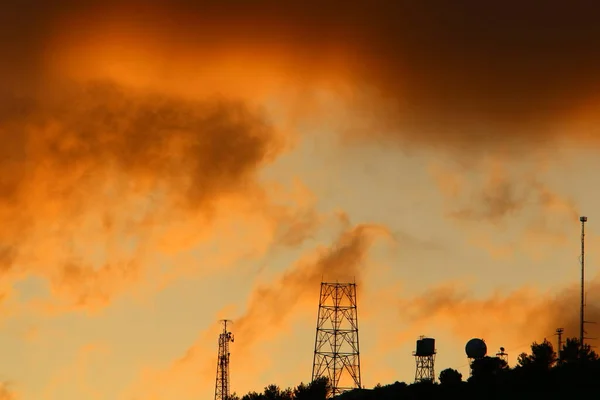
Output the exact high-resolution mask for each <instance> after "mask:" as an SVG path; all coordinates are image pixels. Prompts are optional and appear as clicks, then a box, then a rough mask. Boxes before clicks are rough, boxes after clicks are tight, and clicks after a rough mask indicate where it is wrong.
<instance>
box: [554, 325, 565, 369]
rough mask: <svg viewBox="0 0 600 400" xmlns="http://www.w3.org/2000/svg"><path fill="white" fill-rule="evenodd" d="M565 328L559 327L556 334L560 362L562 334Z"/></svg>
mask: <svg viewBox="0 0 600 400" xmlns="http://www.w3.org/2000/svg"><path fill="white" fill-rule="evenodd" d="M564 331H565V330H564V329H563V328H557V329H556V333H555V335H556V336H558V351H557V352H556V353H557V354H558V363H559V364H560V363H561V362H562V334H563V332H564Z"/></svg>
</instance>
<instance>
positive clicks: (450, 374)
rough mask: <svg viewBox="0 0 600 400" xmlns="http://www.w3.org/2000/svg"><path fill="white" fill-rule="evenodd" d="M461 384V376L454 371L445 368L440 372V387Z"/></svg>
mask: <svg viewBox="0 0 600 400" xmlns="http://www.w3.org/2000/svg"><path fill="white" fill-rule="evenodd" d="M461 382H462V374H461V373H460V372H458V371H457V370H455V369H452V368H446V369H445V370H443V371H442V372H440V383H441V384H442V385H458V384H459V383H461Z"/></svg>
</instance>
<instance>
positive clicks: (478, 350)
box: [465, 339, 487, 358]
mask: <svg viewBox="0 0 600 400" xmlns="http://www.w3.org/2000/svg"><path fill="white" fill-rule="evenodd" d="M465 352H466V353H467V357H469V358H483V357H485V355H486V354H487V346H486V344H485V342H484V341H483V339H471V340H469V341H468V342H467V345H466V346H465Z"/></svg>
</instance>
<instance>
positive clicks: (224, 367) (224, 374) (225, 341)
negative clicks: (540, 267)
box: [215, 319, 233, 400]
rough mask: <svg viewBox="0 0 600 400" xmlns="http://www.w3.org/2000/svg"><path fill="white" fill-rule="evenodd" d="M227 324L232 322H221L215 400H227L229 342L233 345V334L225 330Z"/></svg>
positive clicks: (223, 320)
mask: <svg viewBox="0 0 600 400" xmlns="http://www.w3.org/2000/svg"><path fill="white" fill-rule="evenodd" d="M228 322H232V321H231V320H228V319H222V320H221V323H223V332H222V333H221V334H220V335H219V353H218V356H217V382H216V384H215V400H229V342H231V343H233V334H232V333H231V332H229V331H228V330H227V323H228Z"/></svg>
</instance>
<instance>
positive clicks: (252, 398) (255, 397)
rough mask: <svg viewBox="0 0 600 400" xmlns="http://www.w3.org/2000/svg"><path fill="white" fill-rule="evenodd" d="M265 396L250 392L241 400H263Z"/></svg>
mask: <svg viewBox="0 0 600 400" xmlns="http://www.w3.org/2000/svg"><path fill="white" fill-rule="evenodd" d="M264 399H265V395H264V394H262V393H256V392H250V393H247V394H245V395H244V396H243V397H242V400H264Z"/></svg>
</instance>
